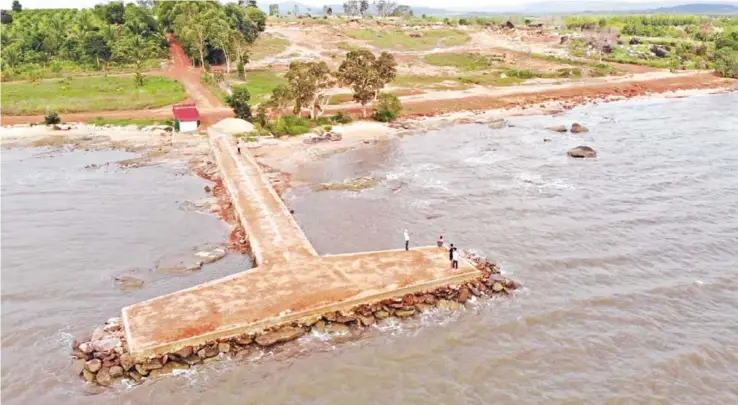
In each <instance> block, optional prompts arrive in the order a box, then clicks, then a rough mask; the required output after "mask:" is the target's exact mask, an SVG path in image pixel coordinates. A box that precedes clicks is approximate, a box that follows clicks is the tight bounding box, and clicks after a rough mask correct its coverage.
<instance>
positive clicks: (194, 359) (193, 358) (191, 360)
mask: <svg viewBox="0 0 738 405" xmlns="http://www.w3.org/2000/svg"><path fill="white" fill-rule="evenodd" d="M198 354H199V353H198ZM182 360H183V361H184V362H185V363H187V364H188V365H190V366H193V365H195V364H199V363H202V358H201V357H200V356H199V355H195V354H191V355H189V356H187V357H185V358H183V359H182Z"/></svg>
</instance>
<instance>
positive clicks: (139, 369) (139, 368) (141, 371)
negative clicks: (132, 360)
mask: <svg viewBox="0 0 738 405" xmlns="http://www.w3.org/2000/svg"><path fill="white" fill-rule="evenodd" d="M136 372H138V373H139V374H141V375H143V376H147V375H149V370H147V369H146V368H145V367H144V366H143V364H136Z"/></svg>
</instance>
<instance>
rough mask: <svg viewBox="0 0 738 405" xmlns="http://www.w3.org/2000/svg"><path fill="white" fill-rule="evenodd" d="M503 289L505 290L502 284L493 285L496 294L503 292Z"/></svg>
mask: <svg viewBox="0 0 738 405" xmlns="http://www.w3.org/2000/svg"><path fill="white" fill-rule="evenodd" d="M503 288H505V287H504V286H503V285H502V283H500V282H495V283H494V284H492V291H494V292H497V293H498V292H500V291H502V289H503Z"/></svg>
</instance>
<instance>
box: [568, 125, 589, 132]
mask: <svg viewBox="0 0 738 405" xmlns="http://www.w3.org/2000/svg"><path fill="white" fill-rule="evenodd" d="M582 132H589V129H587V127H585V126H584V125H582V124H580V123H578V122H575V123H573V124H571V133H572V134H580V133H582Z"/></svg>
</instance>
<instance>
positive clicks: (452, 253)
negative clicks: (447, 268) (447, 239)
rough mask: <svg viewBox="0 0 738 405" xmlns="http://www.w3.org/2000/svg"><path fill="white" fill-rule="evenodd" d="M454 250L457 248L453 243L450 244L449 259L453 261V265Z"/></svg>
mask: <svg viewBox="0 0 738 405" xmlns="http://www.w3.org/2000/svg"><path fill="white" fill-rule="evenodd" d="M454 250H456V248H455V247H454V244H453V243H452V244H450V245H449V246H448V261H450V262H452V263H451V265H452V266H453V260H454Z"/></svg>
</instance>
